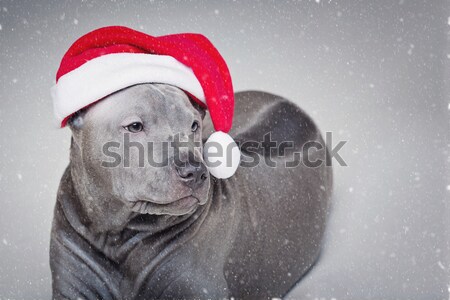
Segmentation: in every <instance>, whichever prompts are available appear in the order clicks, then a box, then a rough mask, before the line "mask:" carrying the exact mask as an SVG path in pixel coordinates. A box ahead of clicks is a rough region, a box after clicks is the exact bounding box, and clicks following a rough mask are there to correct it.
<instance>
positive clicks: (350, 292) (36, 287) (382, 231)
mask: <svg viewBox="0 0 450 300" xmlns="http://www.w3.org/2000/svg"><path fill="white" fill-rule="evenodd" d="M447 8H448V3H446V2H444V1H431V0H430V1H408V0H404V1H403V0H400V1H398V0H396V1H334V0H332V1H331V0H322V1H289V2H288V1H276V2H275V1H261V2H254V1H228V2H224V1H208V2H206V1H204V2H197V1H193V2H173V1H165V2H159V1H145V2H144V1H141V2H134V3H128V2H123V1H107V2H106V1H105V2H101V1H73V2H71V1H59V0H58V1H56V0H55V1H0V25H1V30H0V45H1V46H0V47H1V51H0V70H1V73H0V80H1V90H0V93H1V94H0V95H1V99H0V149H1V152H0V153H1V159H0V201H1V202H0V204H1V206H0V298H1V299H4V298H8V297H9V298H13V299H22V298H24V299H37V298H44V299H49V297H50V284H51V281H50V270H49V265H48V244H49V235H50V225H51V220H52V210H53V206H54V203H55V195H56V189H57V186H58V184H59V180H60V177H61V175H62V172H63V170H64V168H65V167H66V165H67V163H68V157H69V140H70V133H69V130H68V129H63V130H57V129H55V127H53V119H52V104H51V99H50V97H49V88H50V86H51V85H52V84H53V83H54V75H55V73H56V70H57V67H58V64H59V61H60V59H61V57H62V55H63V54H64V52H65V51H66V50H67V48H68V47H69V46H70V44H71V43H72V42H73V41H74V40H75V39H76V38H78V37H79V36H81V35H82V34H84V33H86V32H88V31H90V30H92V29H94V28H97V27H101V26H105V25H115V24H120V25H125V26H130V27H133V28H135V29H138V30H142V31H145V32H147V33H149V34H153V35H161V34H168V33H175V32H200V33H203V34H204V35H206V36H207V37H209V38H210V39H211V41H212V42H213V43H214V44H215V45H216V46H217V48H218V49H219V50H220V51H221V53H222V54H223V56H224V57H225V59H226V61H227V62H228V64H229V67H230V70H231V73H232V76H233V80H234V86H235V90H236V91H239V90H245V89H258V90H264V91H269V92H273V93H276V94H279V95H282V96H285V97H286V98H288V99H291V100H293V101H295V102H296V103H298V104H299V105H300V106H301V107H302V108H304V109H305V110H306V111H307V112H308V113H310V114H311V115H312V116H313V118H314V119H315V121H316V122H317V124H318V125H319V127H320V128H321V130H322V132H325V131H331V132H333V136H334V138H335V143H337V141H338V140H348V143H347V145H346V146H345V147H344V148H343V150H342V152H341V154H342V156H343V157H344V159H345V160H346V162H347V164H348V167H339V166H336V167H335V170H334V171H335V172H334V174H335V197H334V206H333V211H332V214H331V218H330V222H329V227H328V232H327V237H326V242H325V247H324V251H323V254H322V257H321V260H320V262H319V263H318V264H317V266H316V268H314V269H313V271H312V272H310V273H309V274H308V276H307V277H306V278H305V279H304V280H303V281H301V282H300V283H299V284H298V286H297V287H296V288H295V289H294V290H293V291H292V292H291V294H290V298H293V299H446V300H447V299H449V296H448V289H449V288H450V287H449V285H450V278H449V268H450V264H449V255H448V254H449V252H450V247H449V233H450V231H449V229H450V227H449V225H448V223H447V219H448V218H449V217H450V211H449V204H448V203H449V195H450V176H449V173H448V169H449V162H450V161H449V150H450V139H449V133H450V128H449V127H450V126H449V114H450V107H449V102H450V101H449V99H448V97H447V95H448V94H449V89H446V85H447V86H448V81H446V80H447V79H446V78H448V77H449V76H448V66H449V61H450V49H449V48H447V49H446V41H447V39H448V33H449V30H450V26H449V22H450V20H449V19H448V16H449V15H450V14H449V12H448V9H447Z"/></svg>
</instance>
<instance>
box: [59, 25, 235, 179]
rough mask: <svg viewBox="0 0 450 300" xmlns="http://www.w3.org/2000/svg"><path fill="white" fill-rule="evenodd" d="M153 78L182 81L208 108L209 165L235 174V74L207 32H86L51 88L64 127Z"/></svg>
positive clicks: (213, 169) (123, 29)
mask: <svg viewBox="0 0 450 300" xmlns="http://www.w3.org/2000/svg"><path fill="white" fill-rule="evenodd" d="M151 82H155V83H166V84H170V85H174V86H177V87H179V88H180V89H182V90H183V91H185V92H186V93H187V94H188V95H189V96H191V98H193V99H194V101H196V102H198V103H199V104H200V105H202V106H203V107H206V108H207V109H208V111H209V113H210V116H211V120H212V122H213V125H214V128H215V130H216V132H214V133H213V134H212V135H211V136H210V137H209V138H208V140H207V142H206V144H205V146H204V149H205V152H204V158H205V162H206V165H207V166H208V169H209V171H210V173H211V174H212V175H213V176H215V177H217V178H228V177H231V176H232V175H233V174H234V173H235V171H236V169H237V167H238V165H239V161H240V151H239V148H238V147H237V145H236V143H235V142H234V141H233V139H232V138H231V137H230V136H229V135H228V134H227V133H228V132H229V130H230V129H231V126H232V122H233V112H234V93H233V86H232V82H231V76H230V73H229V71H228V67H227V65H226V63H225V61H224V59H223V58H222V56H221V55H220V53H219V52H218V51H217V49H216V48H215V47H214V45H213V44H212V43H211V42H210V41H209V40H208V39H207V38H206V37H204V36H203V35H201V34H194V33H180V34H171V35H165V36H159V37H154V36H150V35H147V34H145V33H142V32H139V31H135V30H133V29H130V28H127V27H122V26H111V27H104V28H100V29H97V30H94V31H92V32H89V33H88V34H86V35H84V36H82V37H81V38H79V39H78V40H77V41H75V43H74V44H73V45H72V46H71V47H70V48H69V50H68V51H67V52H66V54H65V55H64V57H63V59H62V61H61V64H60V67H59V70H58V72H57V74H56V84H55V85H54V86H53V87H52V89H51V95H52V98H53V107H54V113H55V117H56V120H57V121H58V124H60V126H61V127H64V126H65V125H66V122H67V120H68V119H69V118H70V116H71V115H72V114H74V113H75V112H77V111H78V110H80V109H82V108H84V107H87V106H89V105H90V104H92V103H94V102H96V101H98V100H100V99H102V98H104V97H106V96H108V95H110V94H112V93H114V92H116V91H118V90H121V89H123V88H126V87H129V86H132V85H135V84H140V83H151ZM211 150H213V151H212V152H211ZM230 150H231V151H230ZM221 154H222V155H221Z"/></svg>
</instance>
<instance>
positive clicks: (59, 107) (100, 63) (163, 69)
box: [51, 53, 205, 124]
mask: <svg viewBox="0 0 450 300" xmlns="http://www.w3.org/2000/svg"><path fill="white" fill-rule="evenodd" d="M150 82H155V83H166V84H170V85H174V86H177V87H179V88H180V89H183V90H185V91H187V92H189V93H191V94H192V95H193V96H195V97H196V98H197V99H198V100H200V101H202V102H203V103H205V95H204V93H203V89H202V87H201V85H200V82H199V81H198V79H197V77H196V76H195V74H194V72H193V71H192V69H191V68H189V67H187V66H185V65H184V64H182V63H180V62H179V61H178V60H176V59H175V58H173V57H172V56H168V55H155V54H143V53H114V54H107V55H103V56H100V57H97V58H94V59H92V60H89V61H88V62H86V63H84V64H83V65H81V66H80V67H78V68H76V69H75V70H73V71H71V72H69V73H67V74H65V75H63V76H62V77H61V78H59V80H58V82H57V84H55V85H54V86H53V87H52V89H51V95H52V99H53V109H54V114H55V117H56V120H57V121H58V123H59V124H60V123H61V122H62V121H63V120H64V119H65V118H66V117H68V116H70V115H71V114H73V113H75V112H76V111H78V110H80V109H82V108H84V107H86V106H88V105H89V104H91V103H94V102H96V101H97V100H100V99H102V98H104V97H106V96H108V95H110V94H112V93H114V92H116V91H119V90H121V89H123V88H126V87H129V86H132V85H135V84H139V83H150Z"/></svg>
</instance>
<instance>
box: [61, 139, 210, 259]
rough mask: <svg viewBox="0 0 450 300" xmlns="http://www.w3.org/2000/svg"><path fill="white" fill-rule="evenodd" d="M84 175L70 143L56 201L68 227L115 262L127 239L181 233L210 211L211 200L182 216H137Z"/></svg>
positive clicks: (79, 158) (79, 160) (77, 149)
mask: <svg viewBox="0 0 450 300" xmlns="http://www.w3.org/2000/svg"><path fill="white" fill-rule="evenodd" d="M86 173H87V172H86V169H85V168H84V164H83V161H82V159H81V150H80V149H79V148H78V147H77V146H76V145H74V143H72V147H71V156H70V164H69V166H68V168H67V170H66V172H65V174H64V176H63V178H62V180H61V186H60V191H59V193H58V202H59V204H60V205H61V209H62V212H63V214H64V216H65V218H66V219H67V221H68V222H69V224H70V226H71V227H73V228H74V229H75V231H77V232H78V233H79V234H80V235H82V236H83V237H84V238H85V239H87V240H88V241H89V242H90V243H91V244H93V245H94V246H96V247H97V248H98V249H99V250H101V251H102V252H104V254H105V255H107V256H109V257H110V258H112V259H113V260H115V261H120V260H121V257H119V256H118V255H119V253H122V252H123V253H122V254H123V255H124V256H127V253H126V252H127V251H125V252H124V251H123V249H119V248H123V246H124V245H125V244H127V240H130V239H133V240H137V241H138V240H139V239H144V238H145V239H148V238H151V237H152V236H154V235H157V234H158V233H159V232H162V231H164V230H167V229H169V228H170V229H171V232H172V231H173V232H178V233H180V231H183V230H185V229H187V228H188V227H190V225H191V224H192V223H193V222H198V221H200V220H201V219H203V218H204V216H205V215H206V214H207V211H208V210H209V206H210V202H211V201H210V200H211V199H209V200H208V203H207V204H206V205H203V206H199V207H198V208H197V210H196V211H194V212H193V213H190V214H186V215H182V216H171V215H148V214H138V213H136V212H133V211H131V210H130V209H129V208H128V207H127V206H126V205H125V204H124V203H123V202H122V201H121V200H119V199H115V198H114V197H111V196H110V195H105V193H104V192H102V191H104V190H105V187H99V186H98V184H99V183H97V182H95V181H93V180H92V179H90V177H89V175H88V174H86ZM210 196H211V195H210ZM136 236H139V239H136V238H135V237H136ZM128 246H129V245H128Z"/></svg>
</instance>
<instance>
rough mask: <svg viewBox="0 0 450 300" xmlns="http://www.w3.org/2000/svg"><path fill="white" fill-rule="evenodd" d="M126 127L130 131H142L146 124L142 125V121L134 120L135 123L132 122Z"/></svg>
mask: <svg viewBox="0 0 450 300" xmlns="http://www.w3.org/2000/svg"><path fill="white" fill-rule="evenodd" d="M124 128H125V129H126V130H128V131H129V132H132V133H137V132H140V131H142V129H144V125H142V123H141V122H134V123H131V124H130V125H128V126H125V127H124Z"/></svg>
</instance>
